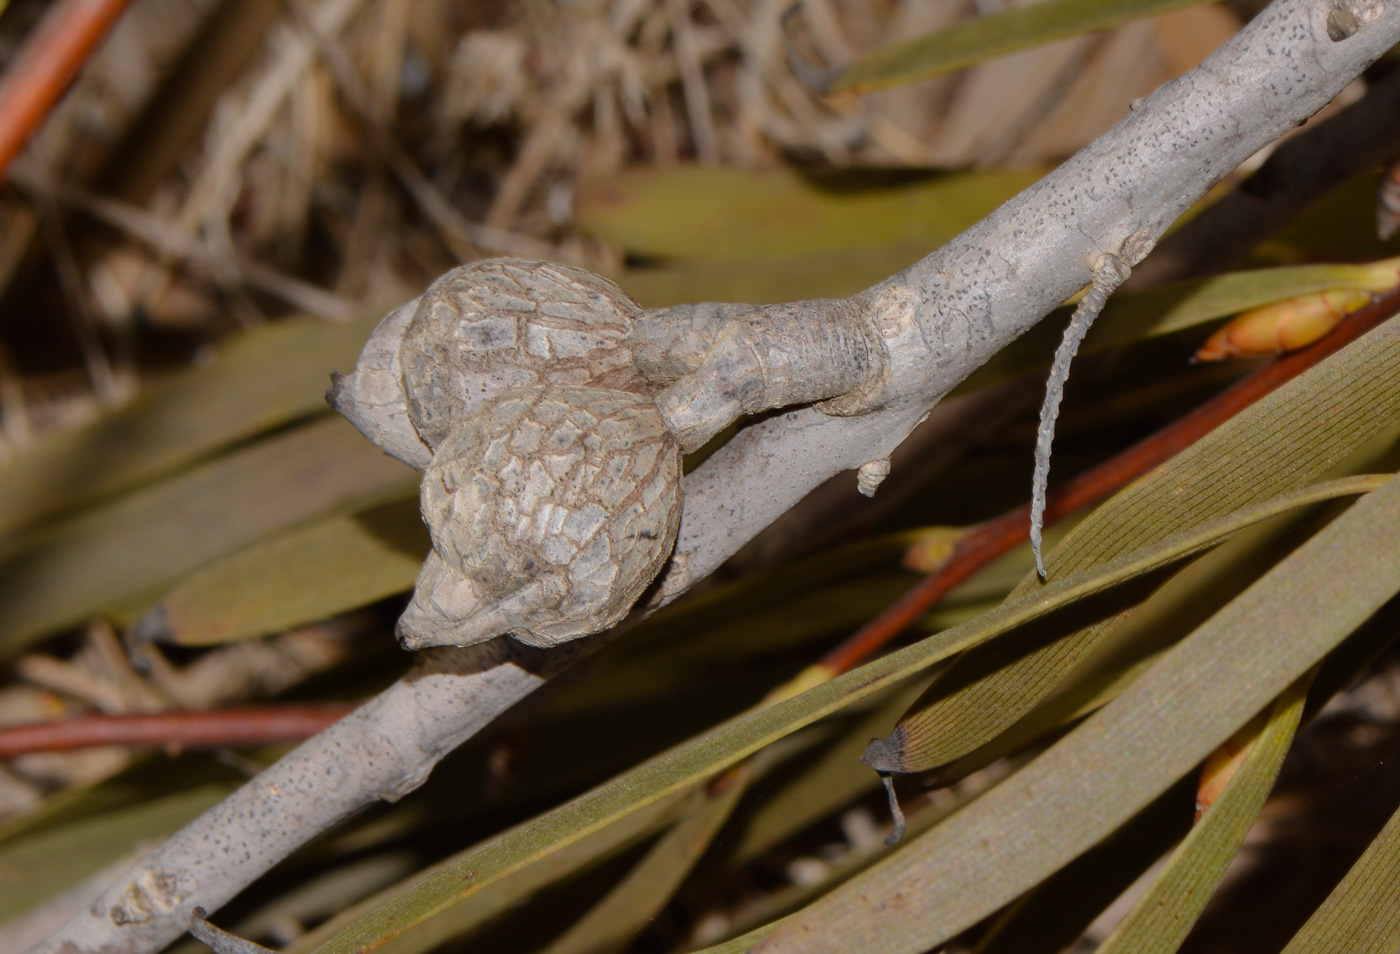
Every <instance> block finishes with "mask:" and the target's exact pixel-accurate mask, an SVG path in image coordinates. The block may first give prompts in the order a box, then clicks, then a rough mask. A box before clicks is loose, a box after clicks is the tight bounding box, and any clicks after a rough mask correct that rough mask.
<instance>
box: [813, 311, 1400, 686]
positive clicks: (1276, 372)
mask: <svg viewBox="0 0 1400 954" xmlns="http://www.w3.org/2000/svg"><path fill="white" fill-rule="evenodd" d="M1398 310H1400V290H1398V291H1394V292H1391V293H1390V294H1388V295H1387V296H1386V297H1384V298H1382V299H1380V300H1379V301H1376V302H1375V303H1373V304H1371V305H1368V306H1366V307H1365V308H1362V309H1361V310H1360V311H1358V312H1356V313H1354V314H1352V315H1351V316H1349V317H1348V318H1347V319H1346V320H1345V321H1344V322H1342V323H1341V324H1340V325H1338V326H1337V327H1336V328H1335V329H1334V330H1333V331H1332V333H1331V334H1329V335H1328V336H1327V337H1325V338H1323V339H1322V340H1321V341H1319V342H1317V343H1316V344H1314V345H1312V346H1310V347H1307V348H1304V349H1302V350H1300V351H1295V352H1293V353H1292V354H1287V355H1284V356H1282V357H1280V358H1279V359H1277V360H1275V361H1273V362H1270V363H1269V364H1267V365H1265V366H1264V367H1262V368H1260V369H1259V370H1257V371H1255V372H1254V373H1253V374H1250V375H1249V376H1247V377H1245V378H1243V379H1241V380H1239V381H1237V382H1235V383H1234V384H1233V385H1231V386H1230V387H1228V388H1226V389H1225V390H1224V391H1222V392H1221V393H1220V394H1218V395H1216V396H1215V397H1213V398H1211V399H1210V400H1209V401H1207V402H1206V403H1205V404H1202V405H1201V406H1200V407H1198V408H1196V409H1195V410H1194V411H1191V412H1190V413H1189V414H1187V415H1185V416H1184V417H1181V418H1178V419H1177V420H1175V421H1173V422H1172V423H1170V424H1168V425H1167V426H1166V427H1164V428H1162V429H1161V430H1160V431H1157V432H1156V433H1155V434H1153V435H1151V436H1150V437H1147V438H1145V439H1144V440H1142V441H1140V442H1139V443H1137V444H1134V445H1133V446H1132V447H1129V448H1128V449H1127V450H1125V451H1123V452H1121V453H1119V454H1117V455H1116V456H1114V457H1111V458H1109V459H1108V460H1106V461H1104V462H1103V463H1102V464H1099V465H1098V466H1097V467H1094V468H1092V469H1090V470H1087V471H1085V472H1084V473H1082V474H1080V475H1078V476H1077V477H1075V478H1074V479H1073V480H1071V481H1069V482H1068V483H1066V484H1065V485H1064V486H1063V487H1061V488H1059V489H1058V490H1056V491H1055V492H1054V493H1052V494H1050V495H1049V498H1048V499H1047V501H1046V507H1045V522H1046V524H1047V525H1048V524H1050V523H1052V522H1053V521H1056V520H1059V519H1061V518H1062V517H1066V516H1068V515H1069V514H1071V513H1073V512H1074V511H1076V510H1078V509H1079V508H1080V507H1083V506H1085V505H1087V504H1091V503H1094V502H1095V501H1098V500H1102V499H1103V498H1104V497H1107V496H1108V495H1109V494H1111V493H1113V492H1114V491H1116V490H1118V489H1119V488H1120V487H1123V486H1126V485H1127V484H1128V483H1129V482H1130V481H1132V480H1134V479H1136V478H1137V477H1139V476H1141V475H1142V474H1144V473H1146V472H1147V471H1149V470H1151V469H1152V468H1153V467H1156V466H1157V465H1158V464H1161V463H1163V462H1164V461H1166V460H1168V459H1170V458H1171V457H1173V456H1174V455H1175V454H1176V453H1178V452H1179V451H1182V450H1184V449H1185V448H1187V447H1189V446H1190V445H1191V444H1193V443H1195V442H1196V441H1197V440H1198V439H1199V438H1201V437H1203V436H1205V435H1206V434H1208V433H1209V432H1210V431H1212V430H1214V429H1215V428H1216V427H1218V426H1219V425H1221V424H1223V423H1224V422H1225V421H1228V420H1229V419H1230V418H1232V417H1234V416H1235V415H1236V414H1238V413H1239V412H1240V411H1242V410H1244V409H1245V408H1246V407H1248V406H1249V405H1251V404H1253V403H1254V402H1255V401H1257V400H1259V399H1260V398H1261V397H1263V396H1264V395H1266V394H1268V393H1269V392H1270V391H1272V390H1274V389H1275V388H1277V387H1279V386H1280V385H1282V384H1283V383H1284V382H1286V381H1289V380H1291V379H1292V378H1294V377H1297V376H1298V375H1299V374H1302V373H1303V372H1304V371H1306V370H1307V369H1308V368H1311V367H1312V366H1313V365H1315V364H1317V363H1319V362H1320V361H1322V359H1323V358H1326V357H1327V356H1328V355H1330V354H1332V353H1333V352H1335V351H1337V350H1339V349H1341V348H1342V347H1343V346H1344V345H1347V344H1349V343H1350V342H1352V341H1355V340H1356V339H1357V338H1359V337H1360V336H1361V335H1363V334H1365V333H1366V332H1367V331H1369V330H1370V329H1372V328H1374V327H1375V326H1376V325H1378V324H1380V323H1381V322H1382V321H1384V320H1385V319H1387V318H1389V317H1390V316H1391V315H1393V314H1394V313H1395V312H1396V311H1398ZM1029 532H1030V504H1026V505H1024V506H1021V507H1017V508H1016V509H1015V510H1010V511H1007V512H1006V513H1004V514H1002V515H1001V516H999V517H994V518H993V519H991V520H989V521H987V522H986V523H983V524H981V525H980V526H978V527H976V528H975V529H973V530H971V531H970V532H969V533H968V534H967V535H966V536H964V537H963V538H962V539H961V540H959V541H958V543H957V545H956V546H955V547H954V548H953V552H952V553H951V554H950V555H949V557H948V559H947V560H945V561H944V562H943V563H942V564H940V565H939V566H938V567H937V568H936V569H934V570H933V571H931V572H930V573H929V574H928V575H927V576H925V577H924V579H923V580H922V581H920V582H919V584H918V585H917V586H915V587H914V588H913V589H912V590H910V591H909V592H908V593H906V594H904V596H902V597H900V599H899V600H898V601H897V602H895V603H894V604H893V605H891V606H890V607H889V609H887V610H885V611H884V612H883V613H881V614H880V615H879V616H877V617H875V618H874V619H873V620H871V621H870V622H869V623H866V624H865V625H864V626H863V627H861V628H860V629H859V630H858V631H856V632H855V633H854V634H853V635H852V636H851V637H850V638H849V639H847V640H846V641H845V642H843V643H842V644H841V645H839V646H837V647H836V648H835V649H833V650H831V651H830V652H828V653H827V654H826V655H825V656H824V657H822V660H821V662H820V663H819V664H818V665H820V666H821V667H822V668H824V669H827V670H830V672H831V674H832V675H838V674H840V673H843V672H846V671H847V670H849V669H851V668H852V667H854V666H856V665H858V664H860V663H861V662H862V661H864V660H865V659H867V658H869V657H870V656H871V655H873V654H874V653H876V652H877V651H878V650H879V649H880V648H881V647H883V646H884V645H885V644H886V643H888V642H889V641H890V640H892V639H894V638H895V637H896V636H898V635H899V634H900V633H902V632H903V631H904V630H905V629H906V628H908V627H909V626H910V625H912V624H913V623H914V621H915V620H917V619H918V618H919V617H920V616H922V615H923V614H924V613H927V612H928V611H929V610H930V609H932V608H933V607H934V606H935V605H936V604H937V603H938V601H939V600H941V599H943V597H945V596H947V595H948V594H949V593H950V592H951V591H952V590H953V588H954V587H956V586H957V585H958V584H959V583H962V582H963V581H964V580H966V579H967V578H968V577H970V576H972V574H974V573H976V572H977V571H978V570H980V569H981V568H982V567H984V566H986V565H987V564H988V563H990V562H991V561H992V560H994V559H996V558H997V557H999V556H1001V555H1002V554H1003V553H1005V552H1007V551H1008V550H1010V549H1011V548H1012V547H1014V546H1016V545H1017V544H1020V543H1023V542H1025V540H1026V537H1027V534H1028V533H1029Z"/></svg>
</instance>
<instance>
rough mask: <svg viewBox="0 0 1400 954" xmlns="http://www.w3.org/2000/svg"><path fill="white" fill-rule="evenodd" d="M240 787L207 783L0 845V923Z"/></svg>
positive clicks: (230, 783)
mask: <svg viewBox="0 0 1400 954" xmlns="http://www.w3.org/2000/svg"><path fill="white" fill-rule="evenodd" d="M235 788H237V783H236V782H233V781H228V782H223V783H213V782H211V783H206V784H204V785H199V786H196V787H193V788H190V789H187V790H185V791H179V792H175V793H173V794H169V795H166V796H164V797H161V798H148V799H145V800H142V801H139V802H136V803H133V804H128V805H124V806H120V807H116V808H113V809H111V810H109V811H104V812H101V813H99V814H95V815H92V816H90V817H87V818H79V819H73V820H70V821H68V822H67V823H66V824H64V825H61V826H58V827H53V828H49V829H45V830H43V831H39V832H36V833H33V834H29V835H21V836H19V837H16V838H14V839H12V840H10V841H8V842H7V843H6V844H4V845H3V846H0V921H3V920H6V919H8V918H11V917H15V916H16V915H19V914H23V913H24V912H25V911H26V910H28V909H29V908H31V907H33V906H34V905H35V904H37V903H39V902H41V901H43V900H45V899H46V898H49V897H51V896H52V895H55V894H58V893H59V892H61V891H63V890H64V889H65V888H69V887H72V886H73V885H75V884H77V883H78V882H80V881H82V880H83V879H84V878H87V877H89V876H91V875H94V874H96V873H97V872H99V871H101V870H102V869H103V868H105V867H107V866H108V865H110V864H114V863H115V862H117V861H118V860H120V859H121V858H124V857H126V856H127V855H129V854H131V853H132V852H133V851H135V850H136V849H137V848H138V847H140V846H141V845H142V844H144V843H146V842H148V841H151V840H155V839H161V838H167V837H169V836H170V835H173V834H174V833H175V832H177V831H179V830H180V828H181V827H182V826H183V825H185V824H186V823H187V822H189V821H192V820H193V819H195V818H197V817H198V816H199V815H201V814H202V813H203V812H205V811H207V810H208V809H210V808H212V807H214V806H215V805H217V804H218V803H219V802H220V801H222V800H223V799H224V798H225V797H227V796H228V794H229V793H230V792H232V791H233V790H234V789H235Z"/></svg>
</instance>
